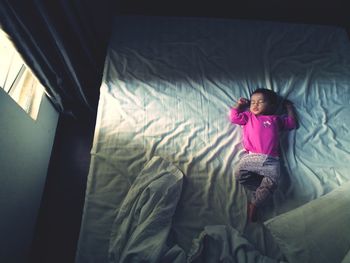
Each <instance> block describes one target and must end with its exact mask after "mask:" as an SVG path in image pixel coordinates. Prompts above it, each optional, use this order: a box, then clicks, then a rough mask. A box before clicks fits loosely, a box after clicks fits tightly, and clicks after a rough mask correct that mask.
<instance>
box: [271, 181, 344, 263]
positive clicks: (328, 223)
mask: <svg viewBox="0 0 350 263" xmlns="http://www.w3.org/2000/svg"><path fill="white" fill-rule="evenodd" d="M264 224H265V226H266V227H267V229H268V230H269V231H270V232H271V234H272V236H273V237H274V239H275V240H276V242H277V243H278V244H279V246H280V248H281V250H282V252H283V253H284V255H285V256H286V258H287V259H288V261H289V262H290V263H293V262H295V263H303V262H317V263H330V262H332V263H337V262H339V263H340V262H342V260H343V259H344V258H345V257H346V254H347V253H348V251H349V249H350V181H349V182H347V183H345V184H344V185H342V186H340V187H338V188H337V189H335V190H333V191H331V192H330V193H328V194H326V195H324V196H322V197H320V198H318V199H315V200H313V201H311V202H309V203H307V204H305V205H303V206H301V207H298V208H296V209H294V210H292V211H290V212H287V213H285V214H281V215H279V216H277V217H275V218H272V219H270V220H268V221H266V222H264Z"/></svg>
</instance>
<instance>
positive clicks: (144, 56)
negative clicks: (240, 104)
mask: <svg viewBox="0 0 350 263" xmlns="http://www.w3.org/2000/svg"><path fill="white" fill-rule="evenodd" d="M257 87H265V88H269V89H273V90H274V91H276V92H277V93H278V94H280V95H281V96H282V97H284V98H288V99H290V100H291V101H293V102H294V105H295V108H296V111H297V114H298V119H299V124H300V127H299V129H297V130H293V131H291V132H289V133H287V134H284V135H283V136H282V139H281V149H282V154H281V160H282V180H281V184H280V185H279V188H278V189H277V191H276V192H275V194H274V197H273V200H272V201H271V202H270V203H269V204H268V205H267V207H266V208H265V209H264V210H263V211H262V214H261V215H260V221H264V220H267V219H270V218H272V217H273V216H275V215H278V214H281V213H283V212H286V211H290V210H292V209H294V208H296V207H298V206H300V205H302V204H304V203H306V202H308V201H310V200H313V199H316V198H318V197H320V196H322V195H324V194H326V193H328V192H330V191H331V190H333V189H335V188H337V187H339V186H340V185H342V184H344V183H345V182H347V181H349V179H350V174H349V172H348V171H349V168H350V162H349V151H350V150H349V149H350V136H349V127H350V125H349V124H350V119H349V114H350V106H349V101H350V45H349V40H348V37H347V35H346V32H345V30H343V29H341V28H337V27H328V26H315V25H303V24H288V23H272V22H259V21H243V20H221V19H204V18H166V17H153V18H151V17H116V18H115V20H114V25H113V35H112V37H111V40H110V46H109V48H108V53H107V57H106V63H105V72H104V78H103V82H102V85H101V90H100V91H101V93H100V102H99V108H98V116H97V123H96V128H95V136H94V143H93V148H92V150H91V154H92V160H91V165H90V172H89V176H88V183H87V191H86V202H85V207H84V215H83V220H82V226H81V233H80V239H79V244H78V251H77V262H99V263H103V262H108V261H107V258H108V249H109V246H110V236H111V233H112V232H113V228H112V226H113V222H114V220H115V219H116V216H117V214H118V211H119V209H120V207H121V205H122V203H123V201H124V199H125V197H126V195H127V193H128V191H129V189H130V187H131V185H132V184H133V183H134V181H135V179H136V178H137V176H138V175H139V174H140V172H141V171H142V169H143V168H144V166H145V164H146V163H147V162H148V161H149V160H151V158H152V157H153V156H155V155H157V156H161V157H162V158H164V159H166V160H168V161H169V162H171V163H173V164H174V165H175V166H176V167H178V168H179V169H180V170H181V171H182V173H183V174H184V179H183V180H184V181H183V188H182V192H181V197H180V200H179V203H178V205H177V208H176V211H175V214H174V216H173V222H172V227H171V237H172V238H173V239H174V240H175V241H176V244H178V245H179V247H181V249H183V250H184V251H185V253H186V254H187V253H188V252H189V250H190V248H191V247H192V243H193V240H195V239H196V238H198V236H199V234H200V233H201V232H202V231H203V230H204V229H205V227H206V226H208V225H224V226H229V227H232V228H234V229H235V231H238V233H241V234H243V235H245V236H246V237H247V238H248V239H249V241H250V242H252V244H253V245H254V246H255V247H256V249H257V250H259V251H261V252H262V253H263V254H265V255H268V256H271V257H273V258H280V256H281V255H280V254H279V250H278V249H277V248H276V247H275V246H274V245H273V244H267V242H266V240H265V238H266V235H265V231H264V227H263V225H262V224H256V225H254V226H252V225H247V224H246V215H245V211H246V201H247V199H246V196H245V192H244V190H243V189H242V187H241V186H239V185H237V184H236V182H235V180H234V178H233V171H234V168H235V165H236V164H237V162H238V160H239V158H240V157H241V156H242V154H244V152H243V149H242V145H241V143H240V141H241V128H240V127H239V126H236V125H233V124H231V123H230V122H229V119H228V113H229V109H230V107H231V106H232V105H233V104H234V103H235V102H236V100H237V99H238V98H239V97H240V96H243V97H249V94H250V92H252V91H253V90H254V89H255V88H257Z"/></svg>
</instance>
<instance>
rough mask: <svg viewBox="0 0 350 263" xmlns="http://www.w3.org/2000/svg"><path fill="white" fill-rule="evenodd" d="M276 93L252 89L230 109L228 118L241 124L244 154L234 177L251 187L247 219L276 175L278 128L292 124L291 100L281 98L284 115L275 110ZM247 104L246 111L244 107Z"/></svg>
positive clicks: (253, 218) (253, 217)
mask: <svg viewBox="0 0 350 263" xmlns="http://www.w3.org/2000/svg"><path fill="white" fill-rule="evenodd" d="M277 105H278V95H277V94H276V93H275V92H274V91H272V90H269V89H261V88H259V89H256V90H255V91H254V92H253V93H252V94H251V97H250V101H249V100H248V99H246V98H240V99H239V100H238V102H237V104H236V106H234V107H233V108H232V109H231V111H230V120H231V122H232V123H234V124H239V125H242V126H243V146H244V148H245V150H246V154H245V155H244V156H243V157H242V158H241V159H240V161H239V164H238V166H237V169H236V170H235V177H236V179H237V180H238V182H239V183H241V184H242V185H243V186H245V187H246V188H247V189H249V190H250V191H252V196H251V198H250V200H249V201H248V207H247V217H248V221H249V222H255V221H256V220H257V216H256V214H257V213H256V211H257V209H258V208H259V207H260V206H261V205H263V204H264V202H265V201H266V200H267V199H268V198H269V197H270V196H271V195H272V193H273V192H274V190H275V189H276V187H277V184H278V180H279V176H280V162H279V136H280V132H281V131H282V130H291V129H294V128H296V119H295V114H294V109H293V104H292V103H291V102H290V101H288V100H285V101H284V106H285V107H286V110H287V115H286V116H280V115H277V114H276V109H277ZM247 107H249V111H246V108H247Z"/></svg>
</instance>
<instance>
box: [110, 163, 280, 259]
mask: <svg viewBox="0 0 350 263" xmlns="http://www.w3.org/2000/svg"><path fill="white" fill-rule="evenodd" d="M183 176H184V175H183V173H182V172H181V171H180V170H179V169H178V168H177V167H176V166H174V165H173V164H172V163H170V162H168V161H166V160H164V159H162V158H161V157H153V158H152V159H151V160H150V161H149V162H148V163H147V164H146V165H145V167H144V169H143V170H142V171H141V173H140V174H139V175H138V176H137V178H136V180H135V181H134V183H133V185H132V186H131V188H130V190H129V192H128V194H127V196H126V198H125V199H124V202H123V204H122V206H121V208H120V210H119V211H118V213H117V215H116V218H115V221H114V223H113V227H112V231H111V238H110V246H109V262H111V263H112V262H118V263H123V262H128V263H130V262H167V263H170V262H174V263H183V262H208V263H209V262H232V263H235V262H239V263H244V262H247V263H248V262H261V263H270V262H271V263H272V262H277V261H276V260H274V259H271V258H269V257H267V256H264V255H262V254H261V253H260V252H259V251H258V250H257V249H255V248H254V246H253V245H252V244H250V243H249V241H248V240H247V239H245V238H244V237H243V236H241V235H240V233H239V232H238V231H237V230H235V229H234V228H232V227H230V226H224V225H213V226H207V227H205V229H204V230H203V232H202V233H201V234H200V235H199V237H198V238H197V239H195V240H193V245H192V247H191V249H190V250H189V254H188V255H186V254H185V250H184V249H182V248H181V247H179V246H178V245H177V244H176V243H174V242H173V241H172V242H171V241H170V240H171V239H169V234H170V230H171V225H172V217H173V215H174V213H175V210H176V206H177V203H178V201H179V198H180V196H181V190H182V181H183Z"/></svg>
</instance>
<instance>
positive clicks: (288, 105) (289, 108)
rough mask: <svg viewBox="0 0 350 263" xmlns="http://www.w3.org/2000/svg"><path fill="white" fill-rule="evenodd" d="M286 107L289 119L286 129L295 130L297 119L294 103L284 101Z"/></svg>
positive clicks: (286, 122)
mask: <svg viewBox="0 0 350 263" xmlns="http://www.w3.org/2000/svg"><path fill="white" fill-rule="evenodd" d="M283 104H284V107H285V108H286V110H287V115H288V119H287V120H286V121H285V128H287V129H294V128H296V127H297V119H296V115H295V111H294V106H293V102H291V101H290V100H285V101H284V103H283Z"/></svg>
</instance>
